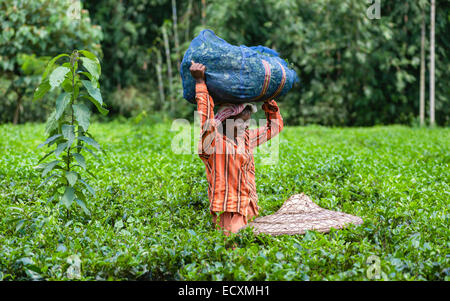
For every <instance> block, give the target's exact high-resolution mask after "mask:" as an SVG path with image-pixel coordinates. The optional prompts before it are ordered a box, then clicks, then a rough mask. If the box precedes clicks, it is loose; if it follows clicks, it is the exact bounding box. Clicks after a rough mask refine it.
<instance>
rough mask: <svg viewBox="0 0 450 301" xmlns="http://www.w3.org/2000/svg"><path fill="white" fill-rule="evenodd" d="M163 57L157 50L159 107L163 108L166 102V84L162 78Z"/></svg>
mask: <svg viewBox="0 0 450 301" xmlns="http://www.w3.org/2000/svg"><path fill="white" fill-rule="evenodd" d="M161 66H162V57H161V52H160V51H159V50H156V76H157V77H158V90H159V109H161V108H163V106H164V102H165V98H166V97H165V95H164V85H163V80H162V68H161Z"/></svg>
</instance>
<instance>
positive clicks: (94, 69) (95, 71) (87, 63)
mask: <svg viewBox="0 0 450 301" xmlns="http://www.w3.org/2000/svg"><path fill="white" fill-rule="evenodd" d="M80 60H81V61H82V62H83V66H84V67H85V68H86V69H87V71H88V72H89V73H90V74H91V75H92V76H93V77H94V78H95V79H98V78H99V76H100V74H99V69H100V68H99V67H100V65H99V64H98V63H97V62H95V61H94V60H91V59H89V58H87V57H80Z"/></svg>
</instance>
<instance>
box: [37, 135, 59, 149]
mask: <svg viewBox="0 0 450 301" xmlns="http://www.w3.org/2000/svg"><path fill="white" fill-rule="evenodd" d="M61 136H62V135H61V134H56V135H53V136H51V137H50V138H48V139H47V140H45V141H44V143H41V144H39V145H38V147H37V148H38V149H39V148H41V147H43V146H44V145H46V144H48V143H50V142H52V141H54V140H55V139H57V138H59V137H61Z"/></svg>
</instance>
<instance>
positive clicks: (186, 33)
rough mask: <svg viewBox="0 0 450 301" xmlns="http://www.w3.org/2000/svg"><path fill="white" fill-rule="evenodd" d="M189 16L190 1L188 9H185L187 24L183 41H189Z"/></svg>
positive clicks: (190, 12) (190, 11)
mask: <svg viewBox="0 0 450 301" xmlns="http://www.w3.org/2000/svg"><path fill="white" fill-rule="evenodd" d="M191 14H192V0H189V4H188V9H187V14H186V16H187V21H186V22H187V24H186V32H185V34H184V40H185V41H189V34H190V33H189V31H190V26H191Z"/></svg>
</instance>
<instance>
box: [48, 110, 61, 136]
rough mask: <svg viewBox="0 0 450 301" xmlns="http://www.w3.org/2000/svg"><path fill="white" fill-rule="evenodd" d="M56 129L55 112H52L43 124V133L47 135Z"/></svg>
mask: <svg viewBox="0 0 450 301" xmlns="http://www.w3.org/2000/svg"><path fill="white" fill-rule="evenodd" d="M57 127H58V120H57V119H56V111H53V112H52V114H50V116H49V117H48V119H47V123H46V124H45V133H46V134H49V133H51V132H53V131H54V130H55V129H56V128H57Z"/></svg>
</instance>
